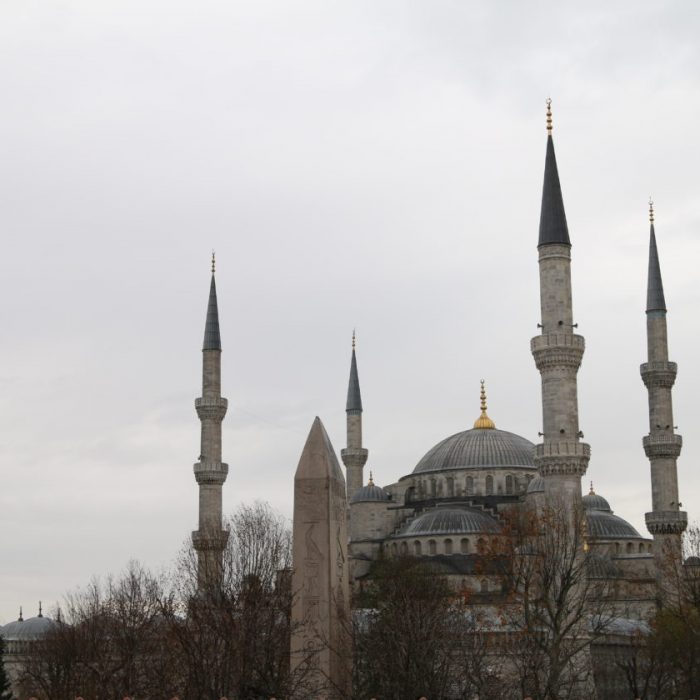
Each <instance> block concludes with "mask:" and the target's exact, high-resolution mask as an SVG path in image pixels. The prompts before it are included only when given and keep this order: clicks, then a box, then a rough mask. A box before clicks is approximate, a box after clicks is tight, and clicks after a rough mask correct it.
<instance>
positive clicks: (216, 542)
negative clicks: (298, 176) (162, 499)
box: [192, 252, 228, 594]
mask: <svg viewBox="0 0 700 700" xmlns="http://www.w3.org/2000/svg"><path fill="white" fill-rule="evenodd" d="M215 270H216V268H215V258H214V253H213V252H212V260H211V285H210V287H209V303H208V306H207V320H206V323H205V326H204V343H203V345H202V396H201V398H199V399H195V402H194V403H195V408H196V409H197V415H198V416H199V420H200V421H201V423H202V438H201V449H200V455H199V461H198V462H197V463H196V464H195V465H194V475H195V479H196V480H197V483H198V484H199V529H198V530H195V531H194V532H193V533H192V544H193V546H194V548H195V550H196V551H197V584H198V588H199V592H200V594H205V593H206V594H215V593H216V592H217V591H218V589H219V587H220V585H221V574H222V567H223V550H224V547H225V545H226V540H227V538H228V533H227V532H226V531H225V530H223V528H222V519H221V509H222V506H221V490H222V486H223V484H224V482H225V481H226V476H227V475H228V465H227V464H225V463H223V462H222V461H221V422H222V421H223V419H224V416H225V415H226V409H227V407H228V401H227V400H226V399H224V398H222V396H221V336H220V333H219V309H218V304H217V298H216V280H215Z"/></svg>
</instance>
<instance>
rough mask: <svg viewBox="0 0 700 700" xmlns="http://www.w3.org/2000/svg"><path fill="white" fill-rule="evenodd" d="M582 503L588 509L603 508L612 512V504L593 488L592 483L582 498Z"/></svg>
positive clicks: (607, 511)
mask: <svg viewBox="0 0 700 700" xmlns="http://www.w3.org/2000/svg"><path fill="white" fill-rule="evenodd" d="M581 503H583V507H584V508H585V509H586V510H602V511H604V512H606V513H612V508H611V507H610V504H609V503H608V502H607V500H606V499H604V498H603V497H602V496H599V495H598V494H597V493H596V492H595V491H594V490H593V484H592V483H591V490H590V491H589V492H588V493H587V494H586V495H585V496H584V497H583V498H582V499H581Z"/></svg>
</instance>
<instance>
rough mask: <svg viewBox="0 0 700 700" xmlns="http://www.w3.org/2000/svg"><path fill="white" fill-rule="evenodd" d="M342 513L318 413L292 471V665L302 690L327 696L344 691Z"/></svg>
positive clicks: (346, 606) (338, 474)
mask: <svg viewBox="0 0 700 700" xmlns="http://www.w3.org/2000/svg"><path fill="white" fill-rule="evenodd" d="M346 513H347V500H346V496H345V479H344V477H343V472H342V471H341V469H340V465H339V464H338V459H337V457H336V455H335V451H334V450H333V446H332V445H331V442H330V440H329V438H328V434H327V433H326V430H325V428H324V427H323V423H321V420H320V419H319V418H316V419H315V420H314V422H313V425H312V426H311V431H310V432H309V437H308V438H307V440H306V445H304V450H303V452H302V454H301V458H300V460H299V466H298V467H297V471H296V474H295V475H294V550H293V556H294V562H293V566H294V575H293V578H292V586H293V595H294V602H293V605H292V640H291V652H292V655H291V664H292V671H293V673H294V674H295V675H296V677H297V679H298V680H299V682H300V686H299V687H300V690H299V692H298V693H297V695H298V696H299V697H304V698H309V699H311V698H314V699H318V700H322V699H323V700H325V699H326V698H336V697H347V696H348V695H347V694H348V693H349V686H350V670H351V656H350V597H349V578H348V564H347V561H348V555H347V530H346ZM302 689H303V690H302Z"/></svg>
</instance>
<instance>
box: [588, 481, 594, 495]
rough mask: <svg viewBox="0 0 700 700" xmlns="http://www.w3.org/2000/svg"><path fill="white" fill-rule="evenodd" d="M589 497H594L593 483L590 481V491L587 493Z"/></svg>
mask: <svg viewBox="0 0 700 700" xmlns="http://www.w3.org/2000/svg"><path fill="white" fill-rule="evenodd" d="M588 495H589V496H595V491H594V490H593V481H591V490H590V491H589V492H588Z"/></svg>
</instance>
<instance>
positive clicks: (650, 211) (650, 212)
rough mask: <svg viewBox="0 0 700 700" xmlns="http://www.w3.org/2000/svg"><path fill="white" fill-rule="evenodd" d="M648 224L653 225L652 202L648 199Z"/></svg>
mask: <svg viewBox="0 0 700 700" xmlns="http://www.w3.org/2000/svg"><path fill="white" fill-rule="evenodd" d="M649 223H650V224H653V223H654V200H653V199H652V198H651V197H649Z"/></svg>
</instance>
